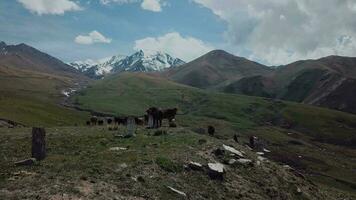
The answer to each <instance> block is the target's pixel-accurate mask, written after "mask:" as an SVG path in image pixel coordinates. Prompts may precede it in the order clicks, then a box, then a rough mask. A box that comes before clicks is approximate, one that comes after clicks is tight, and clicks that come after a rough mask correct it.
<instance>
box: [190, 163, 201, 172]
mask: <svg viewBox="0 0 356 200" xmlns="http://www.w3.org/2000/svg"><path fill="white" fill-rule="evenodd" d="M188 167H189V168H190V169H192V170H197V171H199V170H202V169H203V165H202V164H200V163H197V162H189V164H188Z"/></svg>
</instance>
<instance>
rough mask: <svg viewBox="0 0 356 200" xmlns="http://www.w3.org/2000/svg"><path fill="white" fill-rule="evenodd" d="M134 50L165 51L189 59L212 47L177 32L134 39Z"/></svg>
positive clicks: (147, 51) (146, 51)
mask: <svg viewBox="0 0 356 200" xmlns="http://www.w3.org/2000/svg"><path fill="white" fill-rule="evenodd" d="M134 49H135V50H143V51H144V52H145V53H148V54H150V53H155V52H157V51H161V52H166V53H168V54H170V55H172V56H175V57H178V58H181V59H183V60H184V61H191V60H193V59H195V58H197V57H199V56H201V55H203V54H205V53H207V52H209V51H211V50H213V47H212V46H211V45H209V44H206V43H204V42H203V41H201V40H199V39H196V38H194V37H188V36H187V37H184V36H181V35H180V34H179V33H177V32H172V33H167V34H165V35H163V36H160V37H147V38H143V39H140V40H136V41H135V46H134Z"/></svg>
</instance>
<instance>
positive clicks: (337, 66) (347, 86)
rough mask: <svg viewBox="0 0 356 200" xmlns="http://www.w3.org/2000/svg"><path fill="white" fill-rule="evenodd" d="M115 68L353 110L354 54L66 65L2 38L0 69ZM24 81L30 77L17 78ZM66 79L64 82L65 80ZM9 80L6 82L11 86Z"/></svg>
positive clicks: (39, 72)
mask: <svg viewBox="0 0 356 200" xmlns="http://www.w3.org/2000/svg"><path fill="white" fill-rule="evenodd" d="M119 72H156V73H155V74H158V75H159V76H163V77H166V78H168V79H171V80H173V81H175V82H178V83H181V84H185V85H190V86H193V87H197V88H202V89H209V90H217V91H221V92H226V93H235V94H244V95H250V96H260V97H267V98H277V99H282V100H288V101H295V102H300V103H305V104H311V105H317V106H322V107H327V108H332V109H337V110H340V111H344V112H350V113H356V101H355V99H356V58H352V57H341V56H328V57H325V58H320V59H317V60H303V61H297V62H294V63H291V64H288V65H284V66H279V67H268V66H265V65H262V64H259V63H257V62H253V61H250V60H248V59H246V58H242V57H237V56H234V55H232V54H229V53H227V52H225V51H222V50H214V51H211V52H209V53H207V54H206V55H203V56H201V57H199V58H197V59H196V60H193V61H191V62H189V63H185V62H184V61H182V60H181V59H179V58H174V57H172V56H170V55H169V54H167V53H162V52H157V53H155V54H149V55H146V54H145V53H144V52H143V51H138V52H136V53H134V54H132V55H130V56H121V55H117V56H113V57H110V58H106V59H102V60H99V61H91V60H87V61H85V62H73V63H71V64H70V65H68V64H65V63H63V62H62V61H60V60H59V59H57V58H55V57H52V56H50V55H48V54H46V53H43V52H41V51H39V50H37V49H35V48H33V47H30V46H28V45H26V44H18V45H7V44H6V43H4V42H0V74H1V75H3V76H6V78H7V79H8V78H9V77H14V78H16V77H32V78H36V79H38V80H40V79H41V80H42V79H46V80H48V81H51V80H56V84H57V86H56V87H57V88H65V87H66V86H65V85H73V84H75V83H78V82H81V81H85V82H87V81H89V80H90V78H95V79H96V78H100V77H103V76H104V75H105V74H109V73H119ZM19 80H21V81H22V82H24V83H23V86H21V85H20V84H18V86H19V88H21V87H24V86H29V85H31V84H32V83H30V82H26V81H25V80H26V79H23V78H21V79H19ZM63 83H65V84H63ZM10 86H11V84H7V85H6V87H8V88H11V87H10Z"/></svg>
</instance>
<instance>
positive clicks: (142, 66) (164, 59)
mask: <svg viewBox="0 0 356 200" xmlns="http://www.w3.org/2000/svg"><path fill="white" fill-rule="evenodd" d="M183 64H185V62H184V61H183V60H181V59H179V58H174V57H172V56H170V55H169V54H167V53H163V52H156V53H154V54H145V53H144V51H142V50H140V51H137V52H135V53H134V54H132V55H130V56H123V55H117V56H113V57H109V58H104V59H101V60H98V61H93V60H86V61H76V62H72V63H69V65H71V66H72V67H74V68H76V69H77V70H79V71H81V72H83V73H85V74H86V75H88V76H89V77H92V78H100V77H102V76H104V75H106V74H110V73H114V72H124V71H127V72H153V71H163V70H165V69H167V68H170V67H177V66H180V65H183Z"/></svg>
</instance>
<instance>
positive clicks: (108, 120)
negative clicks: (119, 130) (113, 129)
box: [106, 117, 113, 125]
mask: <svg viewBox="0 0 356 200" xmlns="http://www.w3.org/2000/svg"><path fill="white" fill-rule="evenodd" d="M112 122H113V119H112V118H111V117H107V118H106V123H107V124H108V125H111V124H112Z"/></svg>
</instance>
